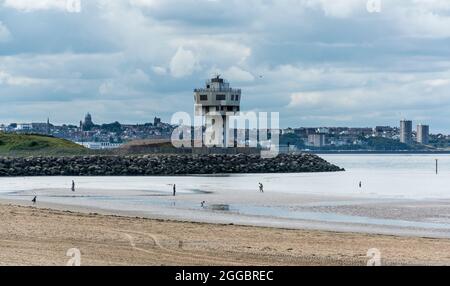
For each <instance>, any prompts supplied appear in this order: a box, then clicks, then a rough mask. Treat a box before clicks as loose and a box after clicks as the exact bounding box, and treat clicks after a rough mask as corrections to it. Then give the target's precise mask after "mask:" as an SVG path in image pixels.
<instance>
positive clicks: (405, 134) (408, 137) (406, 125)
mask: <svg viewBox="0 0 450 286" xmlns="http://www.w3.org/2000/svg"><path fill="white" fill-rule="evenodd" d="M400 142H402V143H405V144H411V143H412V121H410V120H402V121H400Z"/></svg>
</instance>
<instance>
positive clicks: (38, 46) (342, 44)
mask: <svg viewBox="0 0 450 286" xmlns="http://www.w3.org/2000/svg"><path fill="white" fill-rule="evenodd" d="M78 1H80V3H78ZM367 1H368V0H339V1H336V0H245V1H242V0H0V106H1V108H0V122H2V123H9V122H29V121H45V120H46V118H47V117H50V119H51V121H52V122H54V123H63V122H70V123H76V122H78V121H79V120H80V119H81V118H82V117H83V116H84V114H85V113H86V112H88V111H89V112H91V113H92V114H93V117H94V121H95V122H97V123H103V122H112V121H115V120H119V121H120V122H124V123H143V122H149V121H152V118H153V117H154V116H155V115H158V116H161V117H163V119H164V120H166V121H168V120H170V117H171V115H172V113H174V112H176V111H188V112H192V105H193V97H192V90H193V89H194V88H195V87H201V86H202V85H203V84H204V81H205V79H207V78H209V77H210V76H212V75H213V74H215V73H220V74H222V75H223V76H224V77H225V78H227V79H228V80H229V81H230V82H231V84H232V85H233V86H234V87H239V88H242V89H243V98H242V105H243V106H242V108H243V109H245V110H252V111H278V112H280V124H281V125H282V126H283V127H287V126H292V127H296V126H323V125H326V126H345V125H349V126H374V125H397V124H398V120H399V119H401V118H410V119H412V120H414V121H415V123H419V122H422V123H428V124H430V125H431V131H432V132H450V116H449V115H450V89H449V87H450V1H448V0H381V11H380V12H379V13H373V12H374V10H376V9H369V10H368V9H367ZM369 1H376V0H369ZM78 4H80V5H78ZM371 12H372V13H371Z"/></svg>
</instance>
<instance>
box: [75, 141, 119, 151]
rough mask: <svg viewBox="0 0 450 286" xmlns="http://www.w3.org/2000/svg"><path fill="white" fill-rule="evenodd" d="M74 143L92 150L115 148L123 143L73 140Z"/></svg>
mask: <svg viewBox="0 0 450 286" xmlns="http://www.w3.org/2000/svg"><path fill="white" fill-rule="evenodd" d="M75 143H77V144H78V145H81V146H83V147H86V148H88V149H92V150H106V149H116V148H119V147H120V146H122V145H123V144H121V143H109V142H75Z"/></svg>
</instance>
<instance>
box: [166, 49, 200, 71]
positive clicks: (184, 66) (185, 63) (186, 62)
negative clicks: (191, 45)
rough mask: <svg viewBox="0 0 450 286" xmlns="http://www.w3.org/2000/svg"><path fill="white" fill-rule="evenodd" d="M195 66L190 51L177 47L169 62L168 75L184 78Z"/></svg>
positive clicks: (194, 58) (193, 57) (194, 60)
mask: <svg viewBox="0 0 450 286" xmlns="http://www.w3.org/2000/svg"><path fill="white" fill-rule="evenodd" d="M196 66H197V59H196V57H195V55H194V53H193V52H192V51H190V50H185V49H184V48H183V47H179V48H178V50H177V52H176V53H175V55H174V56H173V57H172V59H171V60H170V73H171V74H172V76H173V77H185V76H189V75H191V74H192V73H193V72H194V70H195V69H196Z"/></svg>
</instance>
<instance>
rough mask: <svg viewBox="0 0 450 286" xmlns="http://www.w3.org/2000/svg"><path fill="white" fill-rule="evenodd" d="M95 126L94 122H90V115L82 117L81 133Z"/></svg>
mask: <svg viewBox="0 0 450 286" xmlns="http://www.w3.org/2000/svg"><path fill="white" fill-rule="evenodd" d="M94 126H95V124H94V122H93V121H92V116H91V114H90V113H88V114H86V116H85V117H84V122H83V123H82V125H81V129H82V130H83V131H90V130H91V129H92V128H93V127H94Z"/></svg>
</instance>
